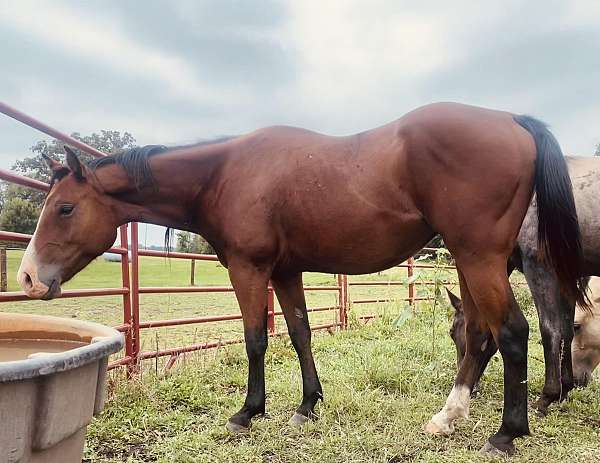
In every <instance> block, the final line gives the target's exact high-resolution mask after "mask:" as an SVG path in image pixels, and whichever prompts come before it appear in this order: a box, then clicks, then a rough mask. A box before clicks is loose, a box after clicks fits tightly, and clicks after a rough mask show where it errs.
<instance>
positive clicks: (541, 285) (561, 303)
mask: <svg viewBox="0 0 600 463" xmlns="http://www.w3.org/2000/svg"><path fill="white" fill-rule="evenodd" d="M523 273H524V274H525V278H526V279H527V283H528V284H529V289H530V290H531V294H532V296H533V301H534V303H535V307H536V309H537V313H538V317H539V323H540V333H541V335H542V345H543V346H544V365H545V381H544V388H543V390H542V394H541V396H540V398H539V399H538V400H537V401H536V402H535V403H534V404H533V407H534V408H535V409H536V410H537V411H538V412H539V413H540V414H542V415H546V413H547V412H548V407H549V406H550V404H552V403H553V402H557V401H559V400H563V399H565V398H566V397H567V395H568V393H569V391H571V389H573V366H572V363H571V342H572V340H573V318H574V316H575V303H574V302H569V301H567V300H566V299H565V298H564V296H562V294H561V291H560V285H559V283H558V281H557V279H556V276H555V275H554V272H553V271H552V270H550V269H548V268H546V267H545V266H544V265H543V264H541V263H540V262H538V261H537V260H536V259H535V258H533V257H529V256H523Z"/></svg>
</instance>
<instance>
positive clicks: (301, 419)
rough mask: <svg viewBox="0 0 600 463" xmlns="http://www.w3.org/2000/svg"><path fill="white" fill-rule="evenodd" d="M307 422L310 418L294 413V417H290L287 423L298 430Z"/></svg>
mask: <svg viewBox="0 0 600 463" xmlns="http://www.w3.org/2000/svg"><path fill="white" fill-rule="evenodd" d="M309 421H310V418H309V417H308V416H304V415H302V414H300V413H298V412H296V413H294V416H292V417H291V418H290V421H288V424H289V425H290V426H292V427H294V428H300V427H302V425H304V424H306V423H307V422H309Z"/></svg>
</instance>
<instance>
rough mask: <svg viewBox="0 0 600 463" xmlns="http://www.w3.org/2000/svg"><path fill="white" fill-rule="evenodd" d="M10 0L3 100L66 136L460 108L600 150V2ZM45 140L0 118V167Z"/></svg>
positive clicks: (2, 39)
mask: <svg viewBox="0 0 600 463" xmlns="http://www.w3.org/2000/svg"><path fill="white" fill-rule="evenodd" d="M2 3H3V4H2V5H1V6H0V56H1V58H2V59H1V61H0V62H1V66H2V70H1V72H0V100H1V101H4V102H6V103H8V104H10V105H12V106H15V107H16V108H18V109H20V110H22V111H25V112H26V113H28V114H30V115H32V116H35V117H37V118H40V119H41V120H43V121H45V122H47V123H48V124H50V125H52V126H54V127H56V128H58V129H60V130H63V131H66V132H73V131H77V132H80V133H82V134H87V133H91V132H93V131H98V130H100V129H115V130H121V131H124V130H127V131H129V132H131V133H132V134H133V135H134V136H135V138H136V139H137V142H138V143H139V144H149V143H163V144H171V143H178V144H181V143H187V142H194V141H197V140H200V139H205V138H209V137H214V136H218V135H223V134H237V133H243V132H247V131H251V130H253V129H255V128H258V127H261V126H266V125H272V124H289V125H296V126H302V127H306V128H310V129H313V130H317V131H321V132H325V133H329V134H336V135H342V134H350V133H354V132H357V131H362V130H365V129H368V128H372V127H375V126H378V125H381V124H384V123H386V122H389V121H391V120H393V119H396V118H398V117H399V116H401V115H402V114H403V113H405V112H407V111H409V110H411V109H413V108H415V107H417V106H420V105H423V104H426V103H430V102H433V101H460V102H465V103H470V104H475V105H481V106H487V107H492V108H497V109H504V110H508V111H512V112H515V113H528V114H531V115H534V116H536V117H539V118H541V119H543V120H545V121H546V122H548V123H549V124H550V125H551V128H552V130H553V131H554V133H555V135H556V136H557V138H558V139H559V141H560V142H561V144H562V146H563V149H564V151H565V153H567V154H591V153H592V152H593V151H594V148H595V146H596V144H598V142H600V124H599V121H600V105H599V95H600V92H599V89H598V86H599V83H600V2H599V1H595V0H569V1H556V0H503V1H498V2H487V1H486V2H477V1H462V0H453V1H444V0H439V1H427V0H421V1H419V2H415V1H400V0H363V1H352V0H339V1H327V0H315V1H310V0H303V1H293V2H291V1H290V2H284V1H226V0H214V1H200V0H188V1H185V0H178V1H176V2H173V1H158V0H145V1H122V0H119V1H108V0H103V1H93V2H92V1H87V2H80V1H58V0H55V1H52V2H43V1H41V0H39V1H35V2H29V1H26V0H19V1H18V2H17V1H15V2H2ZM42 138H44V137H43V136H41V135H40V134H39V133H37V132H35V131H34V130H32V129H30V128H28V127H25V126H23V125H21V124H20V123H17V122H14V121H12V120H10V119H8V118H7V117H4V116H2V115H0V167H2V168H9V167H10V166H11V165H12V163H13V162H14V160H15V159H17V158H21V157H24V156H26V155H28V154H29V147H30V146H31V145H33V144H34V142H35V141H37V140H39V139H42ZM149 234H150V238H149V241H150V242H160V241H161V240H162V237H159V234H158V233H156V232H152V231H151V232H150V233H149Z"/></svg>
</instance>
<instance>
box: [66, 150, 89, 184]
mask: <svg viewBox="0 0 600 463" xmlns="http://www.w3.org/2000/svg"><path fill="white" fill-rule="evenodd" d="M65 153H67V165H68V166H69V169H71V172H72V173H73V175H74V176H75V178H76V179H77V180H79V181H83V180H85V177H84V175H83V167H82V166H81V162H80V161H79V158H78V157H77V155H76V154H75V152H74V151H73V150H72V149H71V148H69V147H68V146H66V145H65Z"/></svg>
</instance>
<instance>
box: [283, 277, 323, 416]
mask: <svg viewBox="0 0 600 463" xmlns="http://www.w3.org/2000/svg"><path fill="white" fill-rule="evenodd" d="M272 281H273V287H274V288H275V294H276V295H277V299H278V300H279V305H280V306H281V310H282V311H283V315H284V317H285V321H286V324H287V327H288V332H289V334H290V338H291V340H292V345H293V346H294V350H295V351H296V354H297V355H298V360H299V361H300V370H301V372H302V403H301V404H300V406H299V407H298V408H297V409H296V413H295V414H294V416H292V418H291V419H290V425H292V426H301V425H302V424H304V423H306V422H307V421H309V420H310V419H311V418H315V417H316V415H315V413H314V408H315V406H316V404H317V402H318V401H319V400H323V389H322V388H321V383H320V381H319V376H318V374H317V369H316V367H315V362H314V360H313V355H312V349H311V331H310V325H309V323H308V313H307V312H306V300H305V298H304V290H303V287H302V274H297V275H293V276H291V277H288V278H278V277H275V276H274V277H273V278H272Z"/></svg>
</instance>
